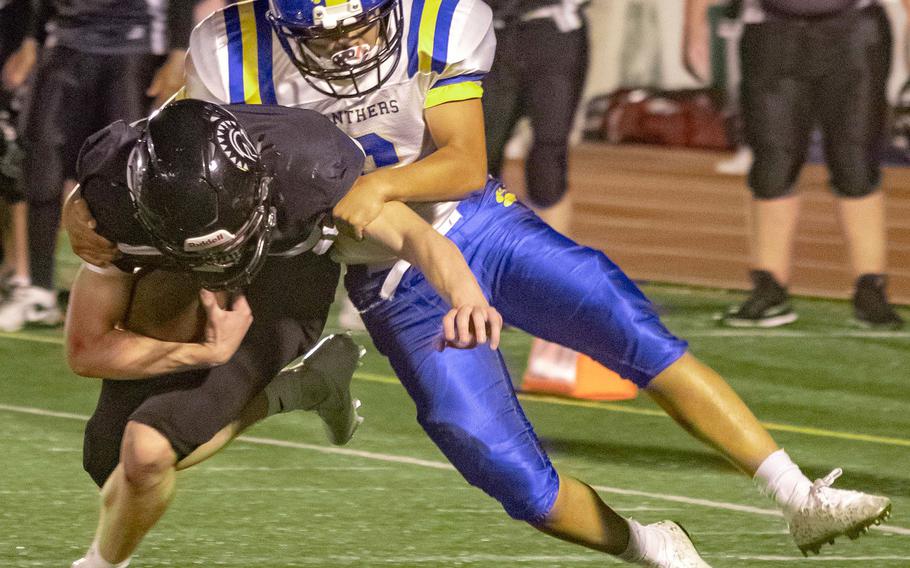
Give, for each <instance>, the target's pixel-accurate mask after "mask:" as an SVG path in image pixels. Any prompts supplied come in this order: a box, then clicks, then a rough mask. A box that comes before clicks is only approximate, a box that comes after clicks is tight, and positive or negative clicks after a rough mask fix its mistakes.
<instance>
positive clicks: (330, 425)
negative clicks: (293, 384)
mask: <svg viewBox="0 0 910 568" xmlns="http://www.w3.org/2000/svg"><path fill="white" fill-rule="evenodd" d="M365 354H366V349H364V348H363V347H362V346H360V345H357V344H356V343H354V340H353V339H351V336H350V335H349V334H347V333H339V334H334V335H329V336H326V337H324V338H322V339H321V340H320V341H319V343H317V344H316V345H315V346H313V348H312V349H310V350H309V351H308V352H307V353H306V354H305V355H303V356H302V357H300V358H298V359H296V360H295V361H292V362H291V363H290V364H288V366H287V367H285V368H284V369H283V370H282V371H281V372H280V373H278V375H277V376H276V378H277V377H281V376H285V375H288V374H298V373H303V372H304V370H305V372H306V375H307V377H318V378H319V379H320V380H321V381H322V383H323V385H324V386H325V387H326V389H327V390H328V395H327V396H326V398H325V400H323V401H322V402H320V403H319V404H317V405H316V406H315V407H314V408H313V410H315V411H316V413H317V414H319V417H320V418H322V421H323V423H324V424H325V430H326V435H327V436H328V437H329V441H330V442H331V443H333V444H335V445H336V446H341V445H344V444H347V443H348V442H349V441H350V439H351V437H353V436H354V431H355V430H357V427H358V426H360V424H361V423H362V422H363V417H362V416H359V415H358V414H357V409H358V408H360V401H359V400H357V399H356V398H353V397H352V396H351V381H352V380H353V378H354V371H355V370H357V367H358V366H359V365H360V359H361V358H363V356H364V355H365Z"/></svg>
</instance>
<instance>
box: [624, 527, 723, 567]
mask: <svg viewBox="0 0 910 568" xmlns="http://www.w3.org/2000/svg"><path fill="white" fill-rule="evenodd" d="M645 528H646V529H647V530H650V531H657V532H660V533H662V534H661V536H662V537H663V538H662V539H661V546H660V548H659V549H656V550H655V551H654V553H653V554H649V555H648V556H649V557H648V558H643V559H641V560H639V561H638V562H636V564H638V565H639V566H648V567H649V568H711V566H710V565H709V564H708V563H707V562H705V561H704V560H702V558H701V556H699V554H698V551H697V550H695V545H694V544H692V538H691V537H690V536H689V533H687V532H686V529H684V528H682V525H680V524H678V523H676V522H674V521H659V522H656V523H653V524H650V525H646V526H645Z"/></svg>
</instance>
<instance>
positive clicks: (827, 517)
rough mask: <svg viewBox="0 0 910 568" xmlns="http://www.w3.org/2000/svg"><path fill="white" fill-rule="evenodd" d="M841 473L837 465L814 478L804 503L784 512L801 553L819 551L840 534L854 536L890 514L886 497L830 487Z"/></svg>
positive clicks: (877, 523)
mask: <svg viewBox="0 0 910 568" xmlns="http://www.w3.org/2000/svg"><path fill="white" fill-rule="evenodd" d="M842 473H843V470H841V469H840V468H837V469H835V470H834V471H832V472H831V473H829V474H828V475H826V476H825V477H824V478H822V479H816V480H815V483H813V484H812V487H811V488H810V489H809V496H808V497H807V498H806V503H805V504H804V505H803V506H802V507H800V508H799V510H797V511H795V512H793V513H787V512H786V511H785V512H784V517H785V518H786V519H787V524H788V525H789V526H790V534H791V535H793V540H795V541H796V546H798V547H799V550H800V551H801V552H802V553H803V555H804V556H808V555H809V552H814V553H815V554H818V553H819V551H820V550H821V547H822V545H824V544H825V543H828V544H834V539H835V538H836V537H839V536H843V535H847V536H848V537H850V538H851V539H857V538H859V537H860V535H862V534H865V533H867V532H869V527H871V526H872V525H879V524H881V523H882V521H884V520H885V519H887V518H888V517H889V516H890V515H891V500H890V499H888V498H887V497H881V496H879V495H868V494H866V493H860V492H859V491H849V490H846V489H834V488H833V487H831V485H832V484H834V481H835V480H836V479H837V478H838V477H840V476H841V474H842Z"/></svg>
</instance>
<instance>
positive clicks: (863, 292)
mask: <svg viewBox="0 0 910 568" xmlns="http://www.w3.org/2000/svg"><path fill="white" fill-rule="evenodd" d="M887 285H888V277H887V276H885V275H884V274H863V275H862V276H860V277H859V278H857V279H856V291H855V292H854V293H853V315H854V317H855V318H856V321H857V323H859V324H860V325H861V326H863V327H874V328H880V329H899V328H901V327H903V325H904V320H903V319H901V317H900V316H899V315H897V312H895V311H894V308H893V307H892V306H891V305H890V304H889V303H888V298H887V296H886V295H885V287H886V286H887Z"/></svg>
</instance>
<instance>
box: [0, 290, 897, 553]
mask: <svg viewBox="0 0 910 568" xmlns="http://www.w3.org/2000/svg"><path fill="white" fill-rule="evenodd" d="M645 290H646V292H647V293H648V294H649V295H650V296H652V298H654V299H655V300H656V302H657V303H658V304H659V305H660V306H661V309H662V310H663V311H664V312H665V320H666V322H667V323H668V325H669V326H670V328H671V329H673V330H674V331H675V332H677V333H679V334H681V335H683V336H685V337H687V338H689V339H690V341H691V343H692V348H693V350H694V352H695V353H696V354H697V355H699V356H700V357H701V358H703V359H704V360H705V361H707V362H708V363H709V364H711V365H712V366H714V367H715V368H717V369H718V370H719V371H720V372H721V373H722V374H724V375H725V376H726V377H727V378H728V379H729V381H730V382H731V383H732V384H733V386H734V387H735V388H736V389H737V390H738V391H739V392H740V393H741V394H742V396H743V398H745V400H746V401H747V402H748V403H749V404H750V405H751V406H752V408H753V409H754V410H755V412H756V414H758V416H759V417H760V418H761V419H762V420H764V421H766V422H767V423H768V425H769V427H770V428H772V430H773V432H772V433H773V434H774V435H775V437H776V438H777V439H778V440H779V442H780V443H781V444H782V445H783V446H784V447H786V448H787V449H788V450H789V451H790V453H791V455H792V456H794V457H795V458H796V459H797V461H798V462H799V463H801V464H802V465H803V467H804V469H806V470H807V472H808V473H809V475H810V476H813V477H820V476H823V475H825V474H826V473H828V471H829V470H830V469H832V468H833V467H836V466H839V467H843V468H844V470H845V474H844V476H843V477H842V478H841V479H840V480H839V481H838V486H843V487H852V488H863V489H866V490H872V491H876V492H881V493H884V494H887V495H889V496H890V497H891V498H892V499H893V501H894V516H893V517H892V519H891V520H890V521H889V524H888V525H887V526H886V527H883V528H882V529H881V530H875V531H873V532H872V533H871V534H870V535H868V536H866V537H864V538H863V539H861V540H859V541H856V542H850V541H849V540H847V539H846V538H844V539H841V540H839V541H838V542H837V544H836V545H835V546H834V547H825V548H824V549H823V554H822V556H821V557H819V558H816V559H814V560H809V561H806V560H804V559H803V558H802V556H801V555H800V553H799V551H798V550H797V549H796V547H795V546H794V545H793V544H792V542H791V540H790V538H789V536H788V535H787V534H786V528H785V526H784V523H783V521H782V519H781V518H779V517H778V516H776V514H775V513H774V511H773V509H772V506H771V504H770V502H769V501H767V500H765V499H764V498H763V497H761V496H759V495H758V494H757V492H756V491H755V490H754V489H753V487H752V485H751V483H750V481H749V480H747V479H746V478H745V477H742V476H740V475H739V474H737V473H736V472H735V471H734V470H733V469H732V468H731V467H730V466H728V465H727V464H726V462H724V461H723V460H722V459H721V458H719V457H718V456H717V455H716V454H714V453H712V452H711V451H709V450H708V449H706V448H704V447H702V446H701V445H699V444H698V443H696V442H695V441H693V440H692V439H690V438H689V437H688V436H687V435H686V434H684V433H683V431H682V430H681V429H679V428H678V427H676V426H675V424H674V423H673V422H672V421H671V420H670V419H668V418H667V417H666V416H665V415H663V414H662V413H660V412H659V411H657V410H656V407H655V405H654V404H652V403H651V402H650V401H649V400H648V399H646V398H639V400H636V401H633V402H627V403H612V404H607V403H602V404H598V403H585V402H573V401H561V400H553V399H541V398H530V397H526V398H524V401H525V402H524V404H525V408H526V409H527V412H528V414H529V416H530V417H531V419H532V421H533V422H534V423H535V425H536V428H537V431H538V433H539V434H540V436H541V438H542V439H543V440H544V443H545V444H546V446H547V448H548V449H549V451H550V454H551V456H552V457H553V459H554V461H555V462H556V463H557V465H558V466H559V467H560V469H561V471H563V472H564V473H568V474H572V475H575V476H577V477H580V478H582V479H584V480H586V481H587V482H588V483H590V484H592V485H594V486H595V487H596V488H597V489H598V490H599V491H600V493H601V494H602V495H603V497H604V498H605V499H606V500H607V501H608V502H609V503H611V504H612V505H613V506H614V507H616V508H617V509H618V510H619V511H620V512H621V513H623V514H626V515H630V516H633V517H634V518H636V519H637V520H639V521H642V522H653V521H656V520H660V519H664V518H672V519H676V520H679V521H680V522H682V523H684V524H685V525H686V527H687V528H688V529H689V531H690V532H691V533H693V536H694V538H695V540H696V543H697V544H698V546H699V547H700V549H701V550H702V552H703V554H704V557H705V559H706V560H707V561H708V562H710V563H711V564H712V565H713V566H717V567H725V566H726V567H733V566H736V567H750V566H755V567H775V566H780V567H790V566H796V565H803V564H806V565H813V564H814V565H820V566H825V567H831V568H834V567H850V568H861V567H862V568H865V567H876V568H877V567H893V568H897V567H908V566H910V394H908V393H910V371H908V369H910V333H908V332H879V333H875V332H867V331H860V330H857V329H856V328H854V327H851V326H850V325H849V324H848V321H847V317H848V308H849V306H848V305H847V304H846V303H844V302H829V301H817V300H801V301H797V302H796V305H797V308H798V310H799V313H800V315H801V320H800V321H799V322H797V324H795V325H793V326H791V327H788V328H786V329H785V330H775V331H742V332H741V331H730V330H724V329H720V328H718V327H716V326H715V325H714V324H713V322H712V321H711V314H712V313H714V312H717V311H720V310H721V309H722V308H723V307H724V306H726V305H728V304H729V303H732V302H733V301H734V300H736V299H738V298H739V297H740V296H739V295H736V294H731V293H725V292H720V291H713V290H701V289H688V288H679V287H669V286H646V287H645ZM903 315H904V317H908V316H910V313H908V311H907V310H904V312H903ZM358 337H359V339H361V340H362V341H363V342H365V343H366V344H367V345H369V341H368V339H367V338H366V337H365V336H358ZM60 343H61V331H60V330H59V329H58V330H39V329H28V330H26V331H24V332H22V333H17V334H10V335H0V362H2V363H0V439H2V444H0V447H2V452H3V461H2V464H3V466H2V468H0V503H2V507H0V567H3V568H6V567H27V566H56V567H62V566H69V562H71V561H72V560H74V559H75V558H77V557H78V556H79V555H80V554H81V553H82V551H83V550H84V548H85V547H86V546H87V544H88V543H89V542H90V540H91V537H92V533H93V531H94V527H95V521H96V517H95V515H96V508H97V502H96V493H95V488H94V486H93V484H92V482H91V481H90V480H89V478H88V477H87V475H85V474H84V472H83V471H82V468H81V454H80V452H81V445H82V427H83V420H84V418H85V417H86V416H87V415H88V414H89V413H90V412H91V411H92V408H93V403H94V399H95V396H96V393H97V388H98V383H97V382H96V381H94V380H90V379H83V378H78V377H75V376H74V375H72V374H71V373H70V372H69V371H68V370H67V368H66V365H65V363H64V362H63V358H62V356H61V344H60ZM528 346H529V340H528V337H527V336H525V335H524V334H522V333H520V332H516V331H510V332H508V333H507V335H506V337H505V340H504V347H503V350H504V352H505V354H506V356H507V359H508V360H509V364H510V366H511V367H512V369H513V371H514V372H515V374H516V375H520V373H521V372H522V371H523V365H524V360H525V357H526V355H527V350H528ZM354 386H355V389H356V395H357V396H358V397H360V398H361V399H362V400H363V401H364V407H363V411H362V414H363V415H364V416H365V417H366V422H365V423H364V425H363V427H362V429H361V430H360V431H359V432H358V434H357V436H356V437H355V439H354V440H353V441H352V442H351V443H350V444H349V445H348V446H347V447H344V448H340V449H339V448H334V447H331V446H329V445H328V444H327V443H326V442H325V441H324V438H323V435H322V432H321V428H320V425H319V422H318V420H317V419H316V417H315V416H314V415H307V414H302V413H295V414H291V415H283V416H279V417H275V418H272V419H270V420H268V421H266V422H265V423H262V424H261V425H259V426H258V427H256V428H255V429H253V430H252V431H251V432H249V436H248V437H246V438H244V439H243V440H242V441H238V442H236V443H235V444H233V445H232V446H231V447H230V448H228V450H226V451H225V452H223V453H221V454H220V455H219V456H217V457H215V458H214V459H212V460H210V461H208V462H206V463H204V464H202V465H200V466H198V467H196V468H193V469H191V470H189V471H187V472H184V473H182V474H181V475H180V478H179V488H178V494H177V498H176V500H175V502H174V505H173V507H172V508H171V510H170V511H169V512H168V513H167V515H166V516H165V518H164V520H163V521H162V522H161V524H160V525H159V526H158V527H157V528H156V529H155V530H154V531H153V533H152V534H151V535H150V536H149V537H148V538H147V539H146V541H145V542H144V544H143V545H142V547H141V548H140V550H139V552H138V554H137V555H136V557H135V560H134V563H133V566H136V567H137V568H140V567H143V568H144V567H152V566H176V567H186V566H236V567H284V566H311V567H332V566H358V567H359V566H389V567H410V566H419V567H428V568H429V567H436V566H440V567H442V566H469V567H489V568H505V567H574V566H579V567H583V566H592V567H593V566H605V565H614V564H616V563H613V562H611V560H610V559H609V558H606V557H604V556H601V555H599V554H596V553H593V552H589V551H587V550H584V549H581V548H577V547H573V546H570V545H567V544H563V543H560V542H558V541H555V540H553V539H551V538H548V537H545V536H543V535H540V534H537V533H536V532H535V531H534V530H532V529H530V528H528V527H527V526H525V525H523V524H521V523H518V522H514V521H511V520H509V519H508V518H507V517H506V515H505V514H504V513H503V512H502V511H501V510H500V509H499V507H498V505H497V504H496V503H495V502H494V501H492V500H491V499H489V498H488V497H486V496H485V495H484V494H482V493H481V492H480V491H479V490H475V489H473V488H471V487H469V486H468V485H467V484H466V483H465V482H464V481H462V479H461V478H460V477H459V475H458V474H457V473H456V472H455V471H454V470H452V469H451V468H450V467H449V466H448V465H447V464H446V462H445V459H444V458H443V457H442V455H441V454H440V453H439V452H438V451H437V450H436V449H435V447H434V446H433V445H432V444H431V443H430V442H429V441H428V440H427V439H425V437H424V435H423V433H422V431H421V430H420V429H419V428H418V426H417V425H416V424H415V422H414V408H413V405H412V404H411V402H410V400H409V399H408V398H407V396H406V395H405V393H404V391H403V389H402V388H401V387H400V385H398V383H397V382H396V380H395V379H394V377H393V375H392V373H391V371H390V369H389V367H388V365H387V364H386V363H385V361H384V360H382V359H381V358H380V357H379V356H378V355H376V353H375V352H374V351H372V350H371V352H370V354H369V355H368V356H367V358H366V362H365V365H364V366H363V367H362V369H361V371H360V372H359V374H358V375H357V380H356V381H355V385H354ZM616 565H618V564H616Z"/></svg>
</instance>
